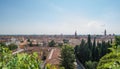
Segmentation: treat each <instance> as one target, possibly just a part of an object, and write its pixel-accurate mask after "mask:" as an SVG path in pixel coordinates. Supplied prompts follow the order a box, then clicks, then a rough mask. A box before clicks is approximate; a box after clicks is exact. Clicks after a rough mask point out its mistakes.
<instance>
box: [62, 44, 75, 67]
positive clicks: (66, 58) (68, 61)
mask: <svg viewBox="0 0 120 69" xmlns="http://www.w3.org/2000/svg"><path fill="white" fill-rule="evenodd" d="M60 59H61V60H60V65H61V66H62V67H64V68H65V69H74V67H75V65H74V62H75V55H74V49H73V47H71V46H69V45H64V46H63V47H62V50H61V56H60Z"/></svg>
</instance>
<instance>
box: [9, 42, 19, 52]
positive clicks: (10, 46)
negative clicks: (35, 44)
mask: <svg viewBox="0 0 120 69" xmlns="http://www.w3.org/2000/svg"><path fill="white" fill-rule="evenodd" d="M8 48H9V50H15V49H17V48H18V46H17V45H16V44H14V43H11V44H10V45H8Z"/></svg>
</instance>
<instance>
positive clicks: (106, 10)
mask: <svg viewBox="0 0 120 69" xmlns="http://www.w3.org/2000/svg"><path fill="white" fill-rule="evenodd" d="M119 7H120V1H119V0H114V1H113V0H74V1H73V0H0V34H61V33H62V34H74V32H75V31H77V33H78V34H103V32H104V30H105V29H106V30H107V33H108V34H113V33H115V34H120V31H119V29H120V27H119V26H120V23H119V22H120V19H119V18H120V8H119Z"/></svg>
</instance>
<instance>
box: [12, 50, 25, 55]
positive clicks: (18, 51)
mask: <svg viewBox="0 0 120 69" xmlns="http://www.w3.org/2000/svg"><path fill="white" fill-rule="evenodd" d="M22 51H24V49H19V50H17V51H16V52H13V53H12V54H13V55H14V54H17V53H20V52H22Z"/></svg>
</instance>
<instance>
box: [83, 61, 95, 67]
mask: <svg viewBox="0 0 120 69" xmlns="http://www.w3.org/2000/svg"><path fill="white" fill-rule="evenodd" d="M85 66H86V69H96V67H97V62H96V61H94V62H92V61H87V62H85Z"/></svg>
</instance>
